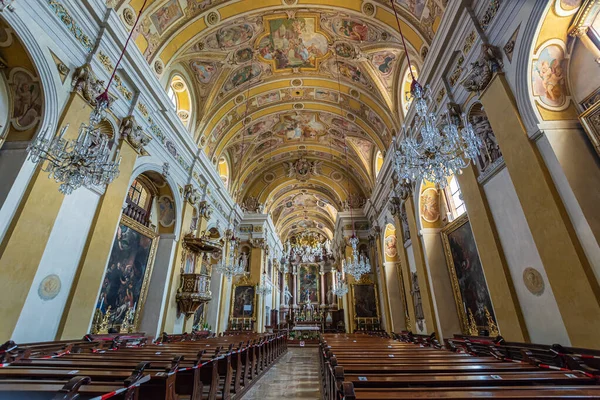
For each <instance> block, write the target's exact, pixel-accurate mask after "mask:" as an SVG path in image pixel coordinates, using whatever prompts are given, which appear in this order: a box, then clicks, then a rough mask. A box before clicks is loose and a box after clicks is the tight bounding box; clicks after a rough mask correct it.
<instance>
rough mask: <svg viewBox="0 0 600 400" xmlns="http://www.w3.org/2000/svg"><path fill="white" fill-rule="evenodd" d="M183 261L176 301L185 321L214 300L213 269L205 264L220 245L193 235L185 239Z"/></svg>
mask: <svg viewBox="0 0 600 400" xmlns="http://www.w3.org/2000/svg"><path fill="white" fill-rule="evenodd" d="M183 249H184V252H183V259H182V265H181V275H180V278H179V288H178V289H177V294H176V296H175V299H176V301H177V309H178V311H179V312H180V313H182V314H185V320H186V322H187V320H188V319H189V318H190V317H191V316H192V315H194V313H195V312H196V311H197V310H198V308H199V307H200V305H201V304H202V303H206V302H208V301H210V300H211V299H212V293H211V291H210V278H211V267H210V264H209V261H206V263H205V262H204V257H205V255H206V254H210V253H213V252H215V251H219V250H220V243H219V242H216V241H213V240H210V239H209V238H208V237H207V236H205V235H201V236H200V237H196V236H195V235H194V234H193V233H190V234H188V235H186V236H185V237H184V239H183Z"/></svg>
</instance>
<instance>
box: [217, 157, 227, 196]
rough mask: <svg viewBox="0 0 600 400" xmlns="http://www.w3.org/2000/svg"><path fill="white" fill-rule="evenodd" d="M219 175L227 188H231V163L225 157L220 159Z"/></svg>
mask: <svg viewBox="0 0 600 400" xmlns="http://www.w3.org/2000/svg"><path fill="white" fill-rule="evenodd" d="M218 168H219V176H221V180H222V181H223V184H224V185H225V188H226V189H228V188H229V163H228V162H227V159H226V158H225V157H221V158H220V159H219V167H218Z"/></svg>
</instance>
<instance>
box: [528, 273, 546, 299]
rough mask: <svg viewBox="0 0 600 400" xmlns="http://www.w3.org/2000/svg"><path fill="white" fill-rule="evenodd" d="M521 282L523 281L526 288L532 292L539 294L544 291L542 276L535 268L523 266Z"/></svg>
mask: <svg viewBox="0 0 600 400" xmlns="http://www.w3.org/2000/svg"><path fill="white" fill-rule="evenodd" d="M523 282H524V283H525V287H526V288H527V290H529V291H530V292H531V293H532V294H534V295H536V296H541V295H542V293H544V289H545V287H546V285H545V284H544V278H543V277H542V274H540V272H539V271H538V270H537V269H535V268H531V267H528V268H525V270H524V271H523Z"/></svg>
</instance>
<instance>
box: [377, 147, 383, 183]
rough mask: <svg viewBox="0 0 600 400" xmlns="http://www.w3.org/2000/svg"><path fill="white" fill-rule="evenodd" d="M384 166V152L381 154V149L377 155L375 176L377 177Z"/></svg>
mask: <svg viewBox="0 0 600 400" xmlns="http://www.w3.org/2000/svg"><path fill="white" fill-rule="evenodd" d="M382 166H383V154H381V151H378V152H377V155H376V156H375V177H377V175H379V171H381V167H382Z"/></svg>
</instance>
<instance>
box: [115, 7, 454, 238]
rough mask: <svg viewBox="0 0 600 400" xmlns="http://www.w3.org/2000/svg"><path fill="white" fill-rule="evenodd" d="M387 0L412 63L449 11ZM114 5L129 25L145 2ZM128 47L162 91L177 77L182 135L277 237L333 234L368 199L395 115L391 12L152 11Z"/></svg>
mask: <svg viewBox="0 0 600 400" xmlns="http://www.w3.org/2000/svg"><path fill="white" fill-rule="evenodd" d="M395 1H396V4H397V5H398V6H400V7H398V11H399V15H400V18H401V24H402V29H403V32H404V34H405V37H406V39H407V42H408V47H409V52H410V53H411V54H410V55H411V59H413V58H414V59H415V60H416V63H417V64H418V65H419V66H420V65H422V62H423V56H424V55H425V54H426V53H427V49H428V47H429V45H430V44H431V41H432V39H433V37H434V35H435V32H436V30H437V29H438V27H439V23H440V20H441V17H442V14H443V10H444V9H445V7H446V3H447V0H395ZM115 3H116V7H115V8H116V11H117V13H118V14H119V16H120V18H121V19H122V21H123V23H124V25H125V26H126V27H129V28H130V27H131V26H132V25H133V21H134V20H135V16H136V13H137V11H138V10H139V9H140V7H141V5H142V3H143V0H116V1H115ZM134 38H135V42H136V44H137V46H138V48H139V49H140V51H141V52H142V54H143V55H144V57H145V58H146V60H147V61H148V63H149V64H150V66H151V67H152V69H153V70H154V71H155V72H156V74H157V77H158V78H159V79H160V80H161V82H163V83H164V85H165V87H167V86H168V85H169V79H171V76H173V74H175V73H177V74H179V75H181V76H182V77H183V79H185V80H186V82H187V84H188V86H189V87H190V91H191V94H192V97H193V103H194V107H193V110H191V112H192V113H193V114H194V118H193V119H192V120H193V121H194V123H193V125H194V126H190V134H191V135H193V138H194V140H195V141H196V142H197V144H198V146H199V147H200V148H202V149H203V151H204V152H205V153H206V155H207V156H208V157H209V159H210V160H211V161H212V162H213V163H214V165H215V168H219V165H223V163H227V165H228V166H229V168H228V172H229V176H227V177H226V181H227V188H228V190H229V191H230V193H231V194H232V195H233V196H234V199H235V200H236V201H238V203H240V204H242V203H244V202H245V201H246V200H248V199H249V198H253V199H256V201H257V202H259V203H260V204H261V205H263V206H264V210H265V212H268V213H269V214H270V215H271V217H272V218H273V222H274V223H275V226H276V227H277V229H278V231H279V234H280V236H281V238H282V240H285V239H286V237H288V236H290V235H295V234H298V233H301V232H302V231H315V232H319V233H320V234H322V235H323V236H325V237H331V235H332V232H333V228H334V226H335V219H336V217H337V213H338V212H339V211H341V210H343V209H344V208H347V207H348V204H349V203H352V204H354V203H356V204H358V205H360V204H362V203H364V199H366V198H368V197H369V196H370V194H371V190H372V188H373V187H374V183H375V172H374V171H373V164H374V159H375V157H376V154H377V152H378V151H381V152H382V153H385V151H386V149H387V148H388V146H389V145H390V143H391V141H392V137H393V135H394V132H396V131H397V130H398V129H399V127H400V126H401V125H402V120H403V118H404V115H403V112H402V107H403V106H404V104H401V103H402V101H403V100H402V99H403V96H404V95H403V93H402V84H403V78H404V74H405V72H406V71H405V68H406V67H405V65H406V55H405V54H404V51H403V50H402V46H401V43H400V36H399V34H398V31H397V26H396V21H395V18H394V16H393V12H392V10H391V7H390V3H389V1H387V0H260V1H259V0H148V5H147V8H146V10H145V11H144V14H143V15H142V17H141V24H140V28H139V29H138V32H136V35H135V36H134ZM190 125H192V124H190ZM219 163H221V164H219ZM352 199H354V200H356V199H359V201H354V200H353V201H350V200H352ZM360 199H363V200H360ZM361 201H362V203H361ZM261 209H262V208H261Z"/></svg>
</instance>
